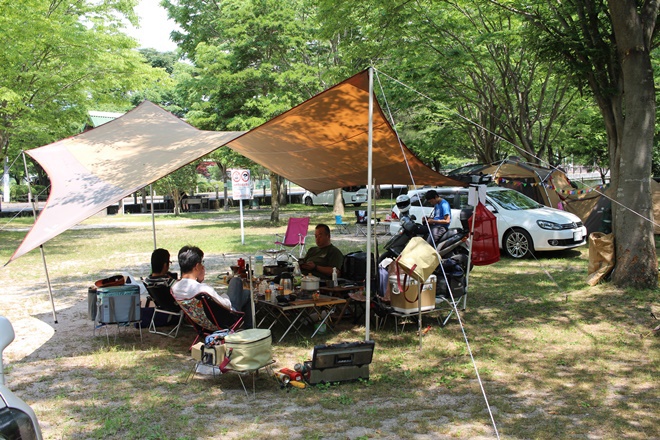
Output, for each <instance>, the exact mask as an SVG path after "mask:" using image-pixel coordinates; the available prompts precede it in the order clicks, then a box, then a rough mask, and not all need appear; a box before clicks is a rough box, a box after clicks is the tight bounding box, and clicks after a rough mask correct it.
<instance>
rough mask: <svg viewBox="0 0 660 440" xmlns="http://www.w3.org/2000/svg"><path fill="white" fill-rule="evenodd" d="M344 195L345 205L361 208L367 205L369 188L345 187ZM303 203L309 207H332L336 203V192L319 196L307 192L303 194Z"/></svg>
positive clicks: (325, 192)
mask: <svg viewBox="0 0 660 440" xmlns="http://www.w3.org/2000/svg"><path fill="white" fill-rule="evenodd" d="M342 195H343V196H344V204H345V205H350V204H352V205H353V206H360V205H361V204H363V203H367V195H368V193H367V187H366V186H345V187H344V188H342ZM303 203H304V204H305V205H307V206H312V205H330V206H332V205H333V204H334V203H335V196H334V191H333V190H330V191H324V192H322V193H319V194H314V193H312V192H309V191H306V192H305V194H303Z"/></svg>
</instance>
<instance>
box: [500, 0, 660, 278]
mask: <svg viewBox="0 0 660 440" xmlns="http://www.w3.org/2000/svg"><path fill="white" fill-rule="evenodd" d="M497 3H498V4H499V5H501V6H503V7H505V8H507V9H508V10H510V11H514V12H516V13H517V14H519V15H520V16H522V17H524V18H525V19H526V20H527V21H528V22H529V24H530V27H529V31H530V32H529V37H530V38H529V44H530V45H533V46H535V47H536V48H537V49H538V50H539V51H540V53H541V54H543V55H544V56H545V57H546V58H547V59H548V60H550V61H551V62H553V63H554V65H555V66H556V67H557V68H562V69H563V71H564V72H565V73H566V74H567V75H568V76H570V77H571V78H573V79H574V80H576V81H577V82H578V85H579V86H582V87H588V89H589V90H590V92H591V94H592V96H593V98H594V100H595V101H596V103H597V104H598V108H599V109H600V112H601V114H602V117H603V120H604V122H605V129H606V132H607V145H608V151H609V157H610V160H609V162H610V173H611V182H612V186H613V187H614V188H615V194H616V195H615V198H614V200H613V209H612V212H613V231H614V235H615V243H616V245H615V250H616V267H615V269H614V273H613V275H612V280H613V282H614V283H615V284H616V285H617V286H634V287H639V288H655V287H656V286H657V281H658V267H657V259H656V253H655V242H654V238H653V225H652V224H651V223H650V222H649V221H648V220H647V219H650V218H652V216H653V210H652V197H651V189H650V179H651V163H652V152H653V135H654V128H655V83H654V76H653V68H652V64H651V51H652V49H653V45H654V44H655V43H657V32H656V23H657V20H658V7H659V3H660V2H659V1H658V0H579V1H578V0H572V1H565V2H556V1H553V0H546V1H537V2H534V3H533V4H530V2H528V1H519V0H512V1H506V2H505V1H500V2H497Z"/></svg>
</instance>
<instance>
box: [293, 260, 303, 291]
mask: <svg viewBox="0 0 660 440" xmlns="http://www.w3.org/2000/svg"><path fill="white" fill-rule="evenodd" d="M301 283H302V272H300V265H299V264H298V262H297V261H296V262H294V263H293V286H294V287H300V285H301Z"/></svg>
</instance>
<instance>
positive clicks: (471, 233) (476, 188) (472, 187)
mask: <svg viewBox="0 0 660 440" xmlns="http://www.w3.org/2000/svg"><path fill="white" fill-rule="evenodd" d="M468 191H470V192H473V191H474V192H476V194H475V196H474V200H476V201H477V205H478V204H479V202H480V200H479V186H478V185H470V189H469V190H468ZM468 199H469V197H468ZM484 201H485V200H484ZM477 205H474V208H475V209H473V210H472V226H470V231H469V234H468V237H470V246H469V247H468V264H467V273H466V274H465V294H464V295H463V309H462V310H465V309H466V307H467V296H468V292H469V290H470V266H471V265H472V244H473V243H474V224H475V222H476V220H477V216H476V215H475V214H476V208H477Z"/></svg>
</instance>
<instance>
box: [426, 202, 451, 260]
mask: <svg viewBox="0 0 660 440" xmlns="http://www.w3.org/2000/svg"><path fill="white" fill-rule="evenodd" d="M424 197H425V198H426V201H427V202H429V203H431V204H433V212H432V213H431V216H429V217H424V220H425V221H426V224H427V225H428V226H429V228H430V230H431V233H430V234H429V237H428V238H427V239H426V241H427V242H428V243H429V244H430V245H431V246H433V247H434V248H435V246H436V244H437V243H438V241H439V239H440V237H442V234H444V233H445V232H447V229H448V228H449V223H451V206H449V202H448V201H446V200H445V199H443V198H442V197H440V195H439V194H438V192H437V191H436V190H434V189H431V190H429V191H427V193H426V194H425V196H424Z"/></svg>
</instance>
